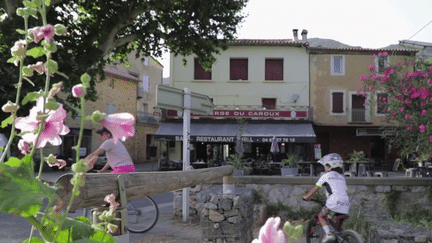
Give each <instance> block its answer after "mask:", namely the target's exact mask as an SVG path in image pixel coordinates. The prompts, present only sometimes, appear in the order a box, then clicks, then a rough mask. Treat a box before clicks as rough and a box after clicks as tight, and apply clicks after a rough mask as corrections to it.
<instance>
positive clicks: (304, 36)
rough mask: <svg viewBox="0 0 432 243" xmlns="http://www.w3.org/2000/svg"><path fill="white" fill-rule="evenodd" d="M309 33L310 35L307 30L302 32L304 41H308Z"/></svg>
mask: <svg viewBox="0 0 432 243" xmlns="http://www.w3.org/2000/svg"><path fill="white" fill-rule="evenodd" d="M307 33H308V31H307V30H305V29H303V31H302V32H301V35H302V40H303V41H307Z"/></svg>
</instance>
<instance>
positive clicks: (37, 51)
mask: <svg viewBox="0 0 432 243" xmlns="http://www.w3.org/2000/svg"><path fill="white" fill-rule="evenodd" d="M26 55H27V56H32V57H33V58H38V57H41V56H43V55H45V50H44V48H43V47H40V46H38V47H33V48H32V49H30V50H28V51H27V52H26Z"/></svg>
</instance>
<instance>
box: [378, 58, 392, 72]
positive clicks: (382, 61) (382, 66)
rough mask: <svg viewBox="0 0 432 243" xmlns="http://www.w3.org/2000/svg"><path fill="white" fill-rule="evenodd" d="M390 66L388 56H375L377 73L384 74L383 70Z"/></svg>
mask: <svg viewBox="0 0 432 243" xmlns="http://www.w3.org/2000/svg"><path fill="white" fill-rule="evenodd" d="M388 65H390V57H389V56H376V57H375V67H376V70H377V72H378V73H381V72H384V71H385V68H386V67H387V66H388Z"/></svg>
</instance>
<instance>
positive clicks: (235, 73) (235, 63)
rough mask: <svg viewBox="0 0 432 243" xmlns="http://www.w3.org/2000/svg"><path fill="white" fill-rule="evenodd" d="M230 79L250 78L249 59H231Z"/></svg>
mask: <svg viewBox="0 0 432 243" xmlns="http://www.w3.org/2000/svg"><path fill="white" fill-rule="evenodd" d="M230 80H248V59H247V58H231V59H230Z"/></svg>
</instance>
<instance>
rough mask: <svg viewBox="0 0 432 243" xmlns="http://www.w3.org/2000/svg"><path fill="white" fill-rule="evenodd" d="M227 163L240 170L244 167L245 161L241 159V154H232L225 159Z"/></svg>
mask: <svg viewBox="0 0 432 243" xmlns="http://www.w3.org/2000/svg"><path fill="white" fill-rule="evenodd" d="M227 163H228V164H229V165H232V166H233V167H234V168H236V169H238V170H240V169H242V168H243V167H244V165H245V163H246V159H245V158H244V157H243V154H232V155H230V156H229V157H228V158H227Z"/></svg>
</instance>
